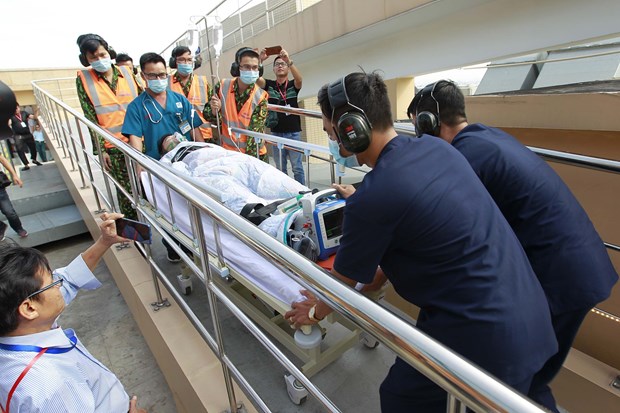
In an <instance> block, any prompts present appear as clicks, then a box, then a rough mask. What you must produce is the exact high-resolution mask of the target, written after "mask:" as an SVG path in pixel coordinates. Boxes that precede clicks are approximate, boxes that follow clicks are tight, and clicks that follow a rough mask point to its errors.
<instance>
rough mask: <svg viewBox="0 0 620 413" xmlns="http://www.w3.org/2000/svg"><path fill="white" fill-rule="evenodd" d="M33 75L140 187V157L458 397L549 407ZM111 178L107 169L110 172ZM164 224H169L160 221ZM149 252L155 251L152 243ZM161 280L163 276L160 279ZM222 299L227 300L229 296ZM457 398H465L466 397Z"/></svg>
mask: <svg viewBox="0 0 620 413" xmlns="http://www.w3.org/2000/svg"><path fill="white" fill-rule="evenodd" d="M32 83H33V86H34V88H35V90H36V91H37V93H36V94H37V97H38V99H39V102H38V103H39V104H40V105H41V106H45V108H46V109H45V110H44V111H43V112H44V113H45V116H46V122H48V123H50V124H54V123H58V122H59V119H60V117H59V116H56V115H55V113H54V106H55V107H56V112H59V110H60V109H62V110H63V111H65V112H68V113H70V114H71V115H72V116H73V117H74V119H75V120H76V122H79V123H81V124H84V125H86V126H88V127H89V128H91V129H93V130H94V131H95V132H97V133H98V134H100V135H101V136H102V137H103V139H104V140H105V141H107V142H109V143H111V144H113V145H115V146H116V148H117V149H118V150H120V151H121V152H122V153H123V154H125V156H126V158H127V160H128V163H129V166H130V169H129V172H130V175H131V176H130V178H131V179H132V182H133V185H134V188H137V187H138V186H137V182H138V181H137V177H136V174H135V169H134V168H133V167H135V166H138V165H139V166H140V168H142V169H143V170H145V171H146V172H147V173H148V174H150V175H152V176H156V177H157V178H158V179H159V180H160V181H161V182H163V183H164V184H165V185H166V186H168V187H169V188H174V191H175V192H176V193H177V194H179V195H180V196H182V197H183V198H185V199H186V200H187V202H188V204H189V205H190V208H191V210H192V211H194V212H193V214H194V219H193V221H194V222H195V221H196V215H195V214H206V215H208V216H209V217H210V218H211V219H213V222H214V223H215V224H216V225H217V226H219V227H221V228H223V229H225V230H227V231H228V232H230V233H231V234H232V235H234V236H235V237H237V238H238V239H240V240H242V241H243V242H244V243H245V244H246V245H247V246H249V247H250V248H252V249H253V250H255V251H256V252H258V253H259V254H260V255H262V256H263V257H265V258H266V259H268V260H269V261H270V262H271V263H272V264H273V265H274V266H276V267H278V268H280V269H282V270H284V272H285V273H286V274H288V275H289V276H291V277H292V278H293V279H295V281H297V282H298V283H299V284H301V285H302V286H304V287H305V288H308V289H309V290H311V291H313V292H314V293H315V294H316V295H317V296H318V297H319V298H320V299H322V300H324V301H325V302H326V303H327V304H328V305H330V306H331V307H332V308H334V309H335V310H336V311H338V312H340V313H341V314H342V315H343V316H345V317H346V318H348V319H349V320H351V321H352V322H353V323H354V324H356V325H357V326H359V327H361V328H362V329H364V330H366V331H368V332H370V333H371V334H372V335H373V336H375V337H376V338H377V339H379V340H380V341H381V342H382V343H384V344H385V345H386V346H387V347H388V348H390V349H391V350H393V351H394V352H395V353H396V354H397V355H398V356H399V357H401V358H402V359H403V360H405V361H407V362H408V363H410V364H411V365H412V366H414V367H415V368H416V369H418V370H419V371H421V372H422V373H423V374H425V375H426V376H428V377H429V378H430V379H431V380H433V381H435V382H436V383H437V384H438V385H440V386H441V387H443V388H444V389H446V390H447V391H448V392H449V393H450V394H451V395H453V396H451V400H453V398H454V397H457V398H458V399H460V400H461V401H462V402H463V403H464V404H465V405H467V406H469V407H471V408H473V409H475V410H483V411H489V410H492V411H506V412H508V411H520V412H542V410H541V409H540V408H539V407H538V406H536V405H534V404H533V403H531V402H530V401H528V400H527V399H525V398H524V397H522V396H521V395H519V394H517V393H516V392H514V391H513V390H511V389H510V388H508V387H506V386H505V385H503V384H502V383H500V382H498V381H497V380H495V379H494V378H492V377H491V376H489V375H488V374H487V373H485V372H483V371H482V370H479V369H478V368H476V367H475V366H473V365H472V364H470V363H469V362H467V361H466V360H464V359H463V358H462V357H460V356H459V355H457V354H456V353H454V352H453V351H451V350H450V349H448V348H447V347H444V346H443V345H442V344H440V343H438V342H436V341H435V340H433V339H432V338H430V337H428V336H427V335H425V334H424V333H422V332H420V331H418V330H417V329H416V328H415V327H413V326H412V325H411V324H409V323H407V322H406V321H404V320H403V319H401V318H399V317H398V316H396V315H395V314H393V313H391V312H389V311H388V310H386V309H385V308H383V307H381V306H380V305H378V304H376V303H374V302H372V301H370V300H368V299H367V298H365V297H364V296H362V295H361V294H360V293H359V292H357V291H355V290H353V289H351V288H350V287H348V286H346V285H344V284H342V283H341V282H340V281H338V280H336V279H335V278H333V277H332V276H330V275H329V274H328V273H326V272H325V271H324V270H322V269H320V268H319V267H318V266H317V265H316V264H314V263H312V262H310V261H309V260H307V259H305V258H304V257H302V256H300V255H299V254H297V253H296V252H294V251H293V250H291V249H290V248H288V247H286V246H284V245H283V244H281V243H280V242H278V241H277V240H275V239H274V238H272V237H271V236H269V235H268V234H266V233H264V232H263V231H262V230H260V229H259V228H258V227H256V226H254V225H253V224H251V223H249V222H248V221H246V220H244V219H242V218H241V217H239V215H237V214H235V213H234V212H232V211H231V210H229V209H228V208H226V207H225V206H224V205H222V204H220V203H219V202H217V201H216V200H214V199H212V198H211V197H209V196H207V195H206V194H205V193H203V192H202V191H200V190H198V189H197V188H196V187H195V186H194V185H192V184H191V183H189V182H186V181H185V180H179V179H178V178H177V177H176V176H175V175H173V174H170V173H169V171H168V170H167V168H165V167H163V166H162V165H160V164H159V163H158V162H157V161H155V160H153V159H151V158H149V157H147V156H146V155H144V154H142V153H140V152H138V151H137V150H135V149H134V148H132V147H131V146H129V145H127V144H124V143H123V142H121V141H119V140H118V139H116V138H115V137H114V136H112V135H110V134H109V133H107V132H106V131H105V130H103V129H101V128H100V127H99V126H98V125H95V124H93V123H92V122H90V121H88V120H87V119H85V118H84V117H83V116H82V115H81V114H79V113H77V112H76V111H75V110H73V109H72V108H71V107H69V106H67V105H66V104H64V103H63V102H61V101H60V100H58V99H57V98H55V97H53V96H51V95H50V94H48V93H47V92H46V91H45V90H43V89H42V88H40V87H39V86H38V84H37V83H38V82H36V81H35V82H32ZM48 106H50V108H49V110H47V107H48ZM78 126H79V125H78ZM56 136H57V135H56ZM68 138H70V139H75V138H74V137H73V136H69V137H68ZM66 139H67V137H66V136H65V141H64V142H63V141H62V140H61V141H60V143H61V144H62V145H64V146H66V147H67V148H68V150H69V156H75V155H77V154H73V155H72V154H71V148H70V147H69V145H68V142H67V140H66ZM83 150H84V149H83ZM84 152H85V150H84ZM100 153H101V152H100ZM84 159H85V161H86V162H89V157H88V156H85V158H84ZM104 179H108V177H107V175H104ZM91 184H92V185H95V182H94V181H91ZM134 197H135V198H136V199H137V194H136V193H134ZM135 205H136V208H137V209H138V211H139V212H141V213H144V212H145V208H144V207H143V206H142V205H141V204H140V202H135ZM198 221H200V220H198ZM156 229H161V228H158V227H157V226H156ZM196 235H197V236H198V238H199V243H200V244H202V248H201V263H202V270H203V274H204V275H205V280H206V285H207V287H208V292H210V294H213V295H214V296H218V298H221V297H220V296H219V294H221V291H219V290H218V288H217V286H216V285H215V284H213V281H212V276H211V273H210V270H209V268H210V267H209V263H208V254H206V253H205V247H206V245H205V239H204V237H203V234H202V233H198V234H196ZM146 252H147V254H148V255H149V257H150V251H149V250H148V248H147V251H146ZM151 265H153V263H151ZM163 278H165V277H163V276H162V274H159V273H157V272H156V271H155V272H154V279H155V280H160V281H162V282H164V280H163ZM155 284H157V282H156V283H155ZM180 301H181V302H179V305H180V306H182V307H184V311H190V312H191V309H189V307H188V306H187V304H186V303H185V302H184V301H182V300H180ZM222 302H224V303H225V304H227V303H226V302H225V300H223V301H222ZM210 306H211V307H213V303H212V300H210ZM235 310H236V309H234V308H232V307H231V311H233V312H234V311H235ZM212 312H213V308H212ZM212 315H213V317H214V322H217V320H218V317H217V314H213V313H212ZM244 324H245V323H244ZM246 327H247V328H248V329H250V330H251V331H252V333H253V334H259V332H260V330H259V329H258V328H257V327H256V326H255V325H254V324H251V323H248V324H246ZM211 344H212V343H211ZM263 344H265V343H263ZM272 346H273V348H274V349H275V346H274V345H273V344H272V343H270V342H269V343H268V347H270V348H271V347H272ZM219 351H223V349H222V348H220V349H219ZM216 354H217V352H216ZM219 356H220V360H221V362H222V367H223V368H224V369H225V371H229V370H228V368H227V363H229V362H230V361H227V360H226V359H225V357H221V354H220V355H219ZM233 373H234V371H233ZM292 373H293V374H294V375H295V376H296V377H297V378H298V379H299V380H301V381H302V382H303V383H304V385H306V387H307V388H308V390H309V391H310V392H311V393H313V394H314V395H315V396H319V395H320V394H321V392H320V390H318V389H317V388H316V387H315V386H314V385H313V384H312V383H311V382H310V381H309V380H306V379H305V377H304V376H303V375H302V374H301V373H300V372H299V371H298V370H293V371H292ZM231 388H232V386H229V383H227V389H231ZM230 391H232V390H230ZM229 398H230V403H231V411H234V410H236V402H235V400H234V394H233V395H232V397H229ZM319 399H320V398H319ZM451 404H452V405H458V403H456V404H455V403H451ZM324 405H325V404H324ZM327 406H328V405H327ZM454 411H456V410H454Z"/></svg>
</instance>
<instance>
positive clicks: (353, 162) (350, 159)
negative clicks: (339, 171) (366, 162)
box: [329, 139, 360, 168]
mask: <svg viewBox="0 0 620 413" xmlns="http://www.w3.org/2000/svg"><path fill="white" fill-rule="evenodd" d="M329 153H331V154H332V156H333V157H334V159H335V160H336V162H337V163H339V164H340V165H344V166H346V167H347V168H355V167H356V166H360V164H359V162H358V161H357V156H355V155H351V156H347V157H344V156H342V155H340V145H338V142H336V141H334V140H331V139H329Z"/></svg>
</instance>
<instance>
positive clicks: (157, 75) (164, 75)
mask: <svg viewBox="0 0 620 413" xmlns="http://www.w3.org/2000/svg"><path fill="white" fill-rule="evenodd" d="M144 77H145V78H147V79H148V80H155V79H161V80H164V79H168V73H145V74H144Z"/></svg>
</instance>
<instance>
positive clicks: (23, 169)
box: [22, 165, 30, 171]
mask: <svg viewBox="0 0 620 413" xmlns="http://www.w3.org/2000/svg"><path fill="white" fill-rule="evenodd" d="M28 169H30V167H29V166H28V165H26V166H24V167H23V168H22V171H27V170H28Z"/></svg>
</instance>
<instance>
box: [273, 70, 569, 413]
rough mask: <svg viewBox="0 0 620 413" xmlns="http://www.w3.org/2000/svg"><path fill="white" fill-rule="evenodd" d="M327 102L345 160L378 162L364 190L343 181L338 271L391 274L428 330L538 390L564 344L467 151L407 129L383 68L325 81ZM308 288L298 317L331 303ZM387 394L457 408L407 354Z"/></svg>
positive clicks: (371, 276)
mask: <svg viewBox="0 0 620 413" xmlns="http://www.w3.org/2000/svg"><path fill="white" fill-rule="evenodd" d="M318 101H319V105H320V106H321V112H322V115H323V127H324V129H325V130H326V132H327V133H328V135H329V139H330V150H331V152H332V154H333V155H334V157H335V158H336V159H337V161H338V162H339V163H341V164H345V163H346V164H349V165H355V164H365V165H367V166H369V167H371V168H372V171H370V172H369V173H368V174H367V175H366V176H365V177H364V180H363V181H362V183H361V185H360V186H359V188H358V189H357V190H353V189H352V188H351V187H350V186H340V185H336V188H337V189H338V190H339V191H340V192H341V193H343V195H344V196H346V197H347V204H346V207H345V212H344V221H343V222H344V225H343V235H342V239H341V245H340V248H339V249H338V252H337V253H336V258H335V261H334V266H333V271H332V272H333V274H334V276H336V277H337V278H339V279H341V280H342V281H343V282H345V283H347V284H349V285H351V286H354V285H355V284H356V283H358V282H359V283H365V284H368V285H367V286H366V287H365V290H370V289H372V288H376V287H378V286H379V285H381V284H382V283H383V281H384V277H385V276H387V278H388V279H389V280H390V281H391V282H392V284H393V285H394V288H395V290H396V291H397V292H398V293H399V294H400V295H401V296H402V297H403V298H405V299H406V300H408V301H410V302H411V303H413V304H415V305H417V306H419V307H420V309H421V310H420V315H419V317H418V320H417V327H418V328H419V329H420V330H422V331H423V332H425V333H426V334H428V335H430V336H431V337H433V338H434V339H436V340H438V341H440V342H441V343H443V344H444V345H446V346H448V347H450V348H451V349H453V350H454V351H456V352H458V353H459V354H461V355H462V356H463V357H465V358H467V359H468V360H470V361H472V362H474V363H475V364H477V365H478V366H480V367H482V368H483V369H485V370H486V371H488V372H490V373H491V374H493V375H494V376H495V377H497V378H499V379H500V380H502V381H504V382H505V383H507V384H508V385H510V386H512V387H514V388H515V389H516V390H518V391H520V392H522V393H527V391H528V389H529V386H530V381H531V379H532V376H533V375H534V373H536V372H537V371H538V370H540V368H541V367H542V366H543V364H544V363H545V362H546V361H547V359H549V358H550V357H551V356H552V355H553V354H554V353H555V352H556V351H557V343H556V341H555V337H554V335H553V329H552V327H551V320H550V317H549V310H548V306H547V301H546V299H545V296H544V293H543V291H542V288H541V287H540V284H539V283H538V280H536V277H535V275H534V272H533V271H532V269H531V267H530V265H529V263H528V261H527V257H526V255H525V253H524V252H523V249H522V248H521V246H520V245H519V242H518V240H517V238H516V237H515V235H514V233H513V232H512V230H511V228H510V226H509V225H508V223H507V222H506V220H505V219H504V217H503V216H502V214H501V212H500V211H499V209H498V208H497V206H496V205H495V203H494V202H493V199H492V198H491V197H490V196H489V194H488V192H487V191H486V190H485V188H484V186H483V185H482V184H481V183H480V180H479V179H478V177H477V176H476V175H475V174H474V172H473V171H472V169H471V167H470V166H469V164H468V163H467V161H466V160H465V159H464V158H463V157H462V156H461V155H460V154H459V153H458V152H457V151H456V150H455V149H454V148H452V147H451V146H450V145H448V144H446V143H445V142H443V141H441V140H439V139H433V138H432V137H429V136H426V137H422V138H420V139H411V138H410V137H408V136H399V135H397V133H396V131H395V130H394V127H393V121H392V113H391V110H390V107H391V106H390V102H389V99H388V92H387V86H386V85H385V83H384V82H383V80H382V79H381V78H380V77H379V75H377V74H374V73H373V74H366V73H352V74H349V75H348V76H346V77H345V78H343V79H341V80H338V81H336V82H333V83H332V84H330V85H329V86H328V85H325V86H324V87H323V88H321V90H320V91H319V94H318ZM349 159H350V161H349ZM403 176H406V177H408V178H407V179H403ZM379 266H380V267H381V270H380V271H378V267H379ZM305 295H306V296H307V297H308V298H309V299H308V300H306V301H304V302H300V303H293V304H292V308H293V309H292V310H291V311H289V312H288V313H286V314H285V317H286V318H287V319H288V321H289V322H290V323H291V324H293V326H294V327H299V326H300V325H303V324H313V323H316V322H318V321H319V320H321V319H322V318H324V317H325V316H326V315H327V314H328V313H329V312H330V311H331V310H330V309H329V307H327V305H326V304H324V303H323V302H320V301H317V299H316V298H315V297H313V296H312V294H310V293H309V292H305ZM380 395H381V409H382V411H383V412H386V413H388V412H409V411H415V412H444V411H445V409H446V400H447V397H446V393H445V391H443V390H442V389H441V388H440V387H438V386H437V385H435V384H433V383H432V382H431V381H430V380H428V379H427V378H426V377H424V376H423V375H422V374H421V373H419V372H417V371H416V370H415V369H414V368H413V367H411V366H410V365H409V364H407V363H406V362H404V361H403V360H401V359H399V358H397V359H396V363H395V364H394V365H393V366H392V368H391V369H390V372H389V374H388V375H387V377H386V379H385V380H384V382H383V383H382V385H381V389H380Z"/></svg>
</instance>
